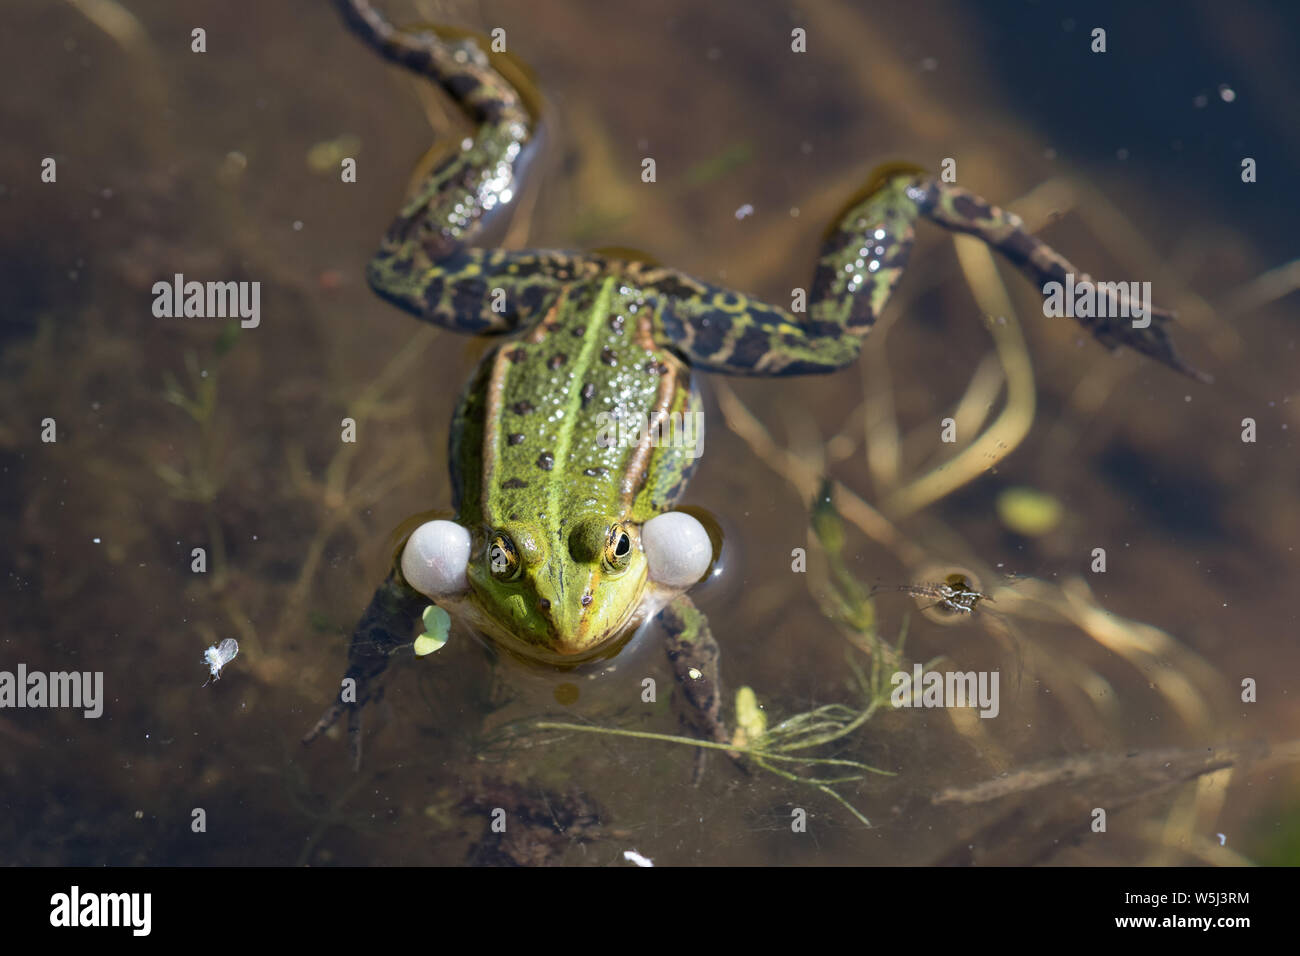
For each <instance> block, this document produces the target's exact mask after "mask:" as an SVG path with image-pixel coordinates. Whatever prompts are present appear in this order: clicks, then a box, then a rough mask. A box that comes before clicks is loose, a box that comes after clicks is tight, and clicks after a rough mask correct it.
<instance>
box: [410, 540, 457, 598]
mask: <svg viewBox="0 0 1300 956" xmlns="http://www.w3.org/2000/svg"><path fill="white" fill-rule="evenodd" d="M469 554H470V535H469V532H468V531H466V530H465V529H464V528H462V527H461V526H460V525H458V524H456V522H454V521H426V522H425V523H424V524H422V525H420V527H418V528H416V529H415V531H414V532H413V533H412V534H411V536H410V537H409V538H407V540H406V547H404V548H403V549H402V576H403V577H405V578H406V583H407V584H409V585H410V586H411V587H413V588H415V590H417V591H419V592H420V593H421V594H423V595H424V596H425V597H430V598H435V599H436V598H439V597H446V596H448V595H452V594H460V593H462V592H464V591H466V590H467V589H468V588H469V580H468V579H467V578H466V577H465V568H466V567H467V566H468V565H469Z"/></svg>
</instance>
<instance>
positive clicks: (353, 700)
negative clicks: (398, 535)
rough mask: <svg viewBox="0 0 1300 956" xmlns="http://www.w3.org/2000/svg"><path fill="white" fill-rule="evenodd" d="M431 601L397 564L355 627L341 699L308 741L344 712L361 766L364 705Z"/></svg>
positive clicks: (377, 691)
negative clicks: (415, 587) (403, 577)
mask: <svg viewBox="0 0 1300 956" xmlns="http://www.w3.org/2000/svg"><path fill="white" fill-rule="evenodd" d="M428 603H429V599H428V598H426V597H424V595H422V594H420V593H418V592H417V591H415V590H413V589H412V588H411V587H410V586H409V585H408V584H407V583H406V582H405V581H403V580H402V577H401V574H400V573H399V572H398V571H397V570H396V569H394V570H393V571H391V572H390V573H389V575H388V578H387V580H385V581H384V583H383V584H382V585H380V587H379V589H378V590H376V591H375V593H374V596H373V597H372V598H371V599H370V604H369V605H368V606H367V607H366V610H365V612H364V613H363V614H362V615H361V620H360V621H359V622H358V623H357V626H356V629H355V630H354V631H353V632H352V643H351V645H350V646H349V648H348V670H347V673H346V674H344V675H343V681H342V684H341V688H340V691H339V697H338V700H336V701H335V702H334V704H333V706H331V707H330V708H329V710H327V711H325V713H324V714H323V715H322V716H321V718H320V720H318V721H317V722H316V725H315V726H314V727H312V729H311V730H309V731H308V732H307V733H306V735H305V736H304V737H303V738H302V742H303V743H304V744H309V743H311V742H312V741H313V740H315V739H316V738H317V737H319V736H320V735H321V734H322V733H324V732H325V731H326V730H328V729H329V728H330V727H332V726H333V725H334V724H335V722H337V721H338V719H339V717H340V716H342V715H343V713H344V712H346V713H347V715H348V748H349V750H350V752H351V755H352V763H353V768H354V769H360V768H361V711H362V709H363V708H364V707H365V706H366V704H368V703H370V702H372V701H377V700H378V699H379V698H380V697H381V696H382V694H383V688H382V687H381V686H380V685H379V683H378V680H379V677H380V675H382V674H383V673H384V671H385V670H386V669H387V668H388V661H389V658H390V657H392V655H393V653H394V652H395V651H396V650H397V649H398V648H399V647H402V646H404V645H407V644H410V642H411V633H412V632H413V630H414V629H415V624H416V622H417V621H418V620H419V618H420V614H421V612H422V611H423V610H424V608H425V607H426V606H427V605H428Z"/></svg>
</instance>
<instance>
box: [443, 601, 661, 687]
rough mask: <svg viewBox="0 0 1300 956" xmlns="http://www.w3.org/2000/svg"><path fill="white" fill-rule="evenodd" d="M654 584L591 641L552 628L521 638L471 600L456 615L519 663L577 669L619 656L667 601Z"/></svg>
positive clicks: (589, 638) (513, 629)
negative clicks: (534, 635)
mask: <svg viewBox="0 0 1300 956" xmlns="http://www.w3.org/2000/svg"><path fill="white" fill-rule="evenodd" d="M658 592H659V589H657V588H655V587H654V586H653V585H649V586H647V588H646V592H645V594H644V595H643V597H642V600H641V601H640V602H639V603H638V604H637V605H635V606H633V607H632V608H631V609H630V611H629V612H628V614H627V615H626V617H625V618H624V619H623V620H622V621H621V622H619V623H618V624H616V625H614V626H611V627H607V628H606V630H605V633H604V634H603V635H602V636H601V637H599V638H597V639H594V640H593V639H592V638H591V637H590V636H587V637H582V638H579V639H575V640H572V641H566V640H565V639H564V636H563V635H560V634H556V633H555V632H554V630H553V629H552V630H551V631H549V632H548V633H546V634H544V635H543V634H538V635H537V636H536V638H535V639H534V640H528V639H527V638H526V637H524V636H521V635H520V633H518V632H517V630H516V629H515V628H513V627H511V626H509V625H507V624H505V623H503V622H501V621H500V620H498V619H497V618H496V617H494V616H492V615H489V614H487V613H485V612H484V611H483V609H482V608H480V607H479V606H478V605H477V603H476V602H474V601H465V602H464V603H463V605H462V606H461V607H459V608H457V609H456V610H457V614H458V616H460V617H461V618H462V620H464V621H465V622H466V623H467V624H468V625H469V626H470V627H471V628H472V629H473V630H475V631H476V632H478V634H479V635H480V636H482V637H484V638H486V639H487V640H488V641H490V642H491V643H492V644H493V645H494V646H496V647H499V648H501V649H502V650H504V651H507V652H508V653H509V654H510V655H511V656H512V657H515V658H517V659H520V660H524V661H529V662H534V663H543V664H548V665H550V666H553V667H562V668H568V667H577V666H579V665H582V664H587V663H590V662H592V661H597V660H606V659H608V658H611V657H613V656H615V655H616V654H618V653H619V652H620V651H622V650H623V648H624V647H626V646H627V644H628V643H629V642H630V641H631V640H632V638H633V637H635V636H636V635H637V633H638V632H640V631H641V629H642V627H643V625H645V623H646V622H647V621H649V620H651V619H652V618H653V617H654V616H655V615H656V614H658V613H659V611H660V610H661V609H662V608H663V605H664V604H665V603H667V600H668V599H670V596H668V595H661V594H659V593H658Z"/></svg>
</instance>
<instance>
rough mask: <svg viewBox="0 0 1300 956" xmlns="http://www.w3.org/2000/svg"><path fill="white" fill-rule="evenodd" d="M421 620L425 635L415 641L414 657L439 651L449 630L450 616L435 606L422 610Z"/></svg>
mask: <svg viewBox="0 0 1300 956" xmlns="http://www.w3.org/2000/svg"><path fill="white" fill-rule="evenodd" d="M422 620H423V621H424V630H425V633H423V634H421V635H420V636H419V637H417V638H416V639H415V646H414V647H413V648H412V649H413V650H414V651H415V656H416V657H424V656H425V655H427V654H432V653H433V652H434V651H437V650H441V649H442V646H443V645H444V644H446V643H447V632H448V631H450V630H451V615H450V614H448V613H447V612H446V611H444V610H443V609H442V608H440V607H438V606H437V605H436V604H430V605H429V606H428V607H427V608H425V609H424V616H423V618H422Z"/></svg>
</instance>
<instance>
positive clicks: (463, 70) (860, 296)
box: [304, 0, 1204, 767]
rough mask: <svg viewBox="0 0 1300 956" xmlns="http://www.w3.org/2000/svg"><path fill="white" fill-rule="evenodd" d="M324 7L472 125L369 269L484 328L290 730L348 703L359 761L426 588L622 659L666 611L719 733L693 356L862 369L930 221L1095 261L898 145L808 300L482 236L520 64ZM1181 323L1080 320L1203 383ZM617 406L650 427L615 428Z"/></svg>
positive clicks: (693, 690) (453, 36)
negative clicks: (327, 665) (363, 589)
mask: <svg viewBox="0 0 1300 956" xmlns="http://www.w3.org/2000/svg"><path fill="white" fill-rule="evenodd" d="M334 3H335V7H336V8H337V10H338V12H339V13H340V14H341V16H342V18H343V21H344V23H345V24H346V25H347V27H348V28H349V29H350V30H351V31H352V32H353V33H354V34H355V35H356V36H357V37H358V38H359V39H360V40H361V41H362V42H363V43H364V44H365V45H366V46H368V47H369V48H370V49H371V50H373V51H374V52H375V53H377V54H378V55H380V56H381V57H383V58H384V59H385V60H388V61H390V62H392V63H395V64H397V65H398V66H400V67H402V68H404V69H406V70H408V71H410V72H412V73H414V74H415V75H417V76H419V77H422V78H424V79H425V80H427V81H429V82H431V83H433V84H434V85H436V86H437V87H439V88H441V89H442V91H443V92H444V93H445V94H446V95H447V97H448V98H449V99H450V100H451V102H452V103H453V104H454V105H455V106H456V107H457V108H459V109H460V110H461V111H462V112H463V113H464V114H465V115H466V117H467V118H468V119H469V121H470V122H471V123H472V124H473V127H474V132H473V134H472V135H470V136H469V137H467V138H465V139H464V140H463V141H462V142H460V143H459V144H458V145H456V146H453V148H451V149H450V150H449V152H448V153H447V155H445V156H444V157H443V158H442V159H441V160H440V161H438V162H436V163H435V164H433V165H432V166H431V167H430V168H429V169H428V171H427V172H426V173H425V174H424V175H423V176H422V178H420V179H419V180H418V181H417V183H416V184H415V187H414V189H413V190H412V191H411V193H410V196H409V198H408V199H407V200H406V201H405V204H404V205H402V206H401V208H400V210H399V212H398V215H397V217H396V219H395V220H394V221H393V223H392V225H391V226H390V227H389V229H388V231H387V232H386V234H385V235H384V237H383V239H382V240H381V242H380V245H379V249H378V251H377V252H376V253H375V255H374V258H373V259H372V260H371V261H370V263H369V265H368V267H367V273H366V274H367V279H368V282H369V285H370V287H371V288H372V290H373V291H374V292H375V293H376V294H377V295H378V296H379V297H380V298H382V299H384V300H386V301H387V302H389V303H391V304H393V305H395V306H397V307H398V308H400V309H402V310H404V311H406V312H408V313H411V314H412V315H414V316H415V317H416V318H418V319H420V320H422V321H425V322H429V323H432V324H434V325H435V326H438V327H440V328H442V329H446V330H450V331H453V332H458V333H464V334H469V335H477V336H490V337H495V338H496V339H497V340H498V341H497V342H496V343H495V344H493V346H492V347H491V348H490V349H489V350H488V351H487V352H486V354H485V355H484V357H483V358H482V360H481V361H480V362H479V364H478V366H477V368H476V370H475V371H474V372H473V374H472V375H471V377H470V380H469V382H468V384H467V385H466V386H465V387H464V389H463V391H462V392H461V394H460V396H459V398H458V400H457V403H456V407H455V411H454V412H453V415H452V426H451V432H450V449H449V466H450V472H451V485H452V498H453V501H452V508H453V512H454V513H453V516H452V517H450V518H436V519H432V520H427V521H424V522H422V523H420V524H419V525H418V526H416V527H415V528H413V529H412V530H410V531H409V533H408V534H406V535H405V536H404V538H403V539H402V540H401V542H400V543H399V545H398V547H397V549H396V550H395V552H394V555H393V561H392V563H391V565H390V568H389V571H388V574H387V577H386V578H385V579H384V581H383V583H382V584H381V585H380V586H379V587H378V588H377V590H376V591H375V592H374V595H373V597H372V598H371V600H370V603H369V605H368V606H367V608H366V609H365V611H364V612H363V614H362V617H361V619H360V621H359V622H358V624H357V625H356V627H355V629H354V631H353V634H352V639H351V643H350V646H349V652H348V668H347V670H346V673H345V677H344V680H343V682H342V685H341V686H342V687H343V691H341V692H340V695H339V699H338V700H336V701H335V702H334V704H333V705H332V706H331V707H330V708H329V709H328V710H327V711H326V712H325V714H324V715H323V716H322V717H321V719H320V720H319V721H318V722H317V724H316V725H315V726H314V727H313V728H312V729H311V731H309V732H308V734H307V735H306V737H305V738H304V740H305V741H306V742H310V741H311V740H313V739H315V738H316V737H317V736H319V735H320V734H321V733H322V732H324V731H325V730H326V729H328V728H329V727H330V726H332V725H333V724H334V723H336V722H337V721H338V719H339V718H340V717H341V716H342V715H343V714H344V713H346V714H347V716H348V719H347V727H348V739H349V742H350V749H351V751H352V756H353V763H354V766H357V767H359V766H360V758H361V736H362V714H363V710H364V708H365V706H366V705H367V704H368V703H370V702H373V701H374V700H376V699H377V698H378V696H379V695H380V694H382V686H383V683H382V678H383V675H384V672H385V670H386V668H387V666H388V663H389V661H390V659H391V658H392V656H393V655H394V653H395V652H396V651H397V650H398V649H400V648H402V647H407V646H410V645H411V643H412V640H411V634H412V632H413V630H414V629H415V628H416V625H417V623H418V622H419V621H420V620H421V619H423V620H424V621H425V622H426V626H429V624H428V622H429V620H430V618H429V617H427V616H426V611H427V609H428V608H429V607H430V606H434V607H438V608H441V609H443V610H445V611H446V612H447V615H448V616H449V617H450V618H451V619H454V620H456V621H458V622H461V623H463V624H465V625H467V626H468V627H470V628H471V629H472V630H473V631H475V632H477V633H478V634H481V635H483V636H484V637H486V638H487V639H488V641H489V642H490V643H491V644H494V645H497V646H499V647H501V648H503V649H504V650H506V651H507V652H509V653H511V654H513V655H516V656H518V657H520V658H523V659H526V660H530V661H533V662H537V663H539V664H540V665H542V666H547V665H551V666H555V667H560V668H565V667H574V666H578V665H581V664H582V663H584V662H588V661H592V660H599V659H604V658H608V657H610V656H612V655H614V654H617V653H618V652H619V650H620V649H621V648H622V647H623V646H625V645H626V643H627V642H628V641H629V640H630V639H631V638H632V636H633V635H635V634H637V633H639V632H641V631H642V630H643V628H645V627H647V626H648V625H651V624H652V623H654V624H657V625H658V627H659V629H660V630H661V631H662V633H663V635H664V641H665V646H666V650H667V657H668V661H669V663H670V665H671V669H672V672H673V675H674V678H675V680H676V682H677V686H678V687H680V689H681V692H682V698H683V699H684V703H685V707H684V710H685V712H686V713H685V717H686V719H687V720H688V722H689V723H690V724H692V726H693V728H694V730H695V732H696V733H697V734H698V739H702V740H707V741H712V742H716V743H727V742H729V741H730V740H731V739H732V738H731V735H730V734H729V733H728V731H727V726H726V722H725V720H724V718H723V715H722V707H721V687H722V685H721V677H720V667H719V659H720V654H719V648H718V643H717V640H716V639H715V637H714V635H713V632H712V629H711V627H710V625H709V622H708V620H707V619H706V617H705V616H704V615H703V613H701V611H700V610H699V609H698V608H697V607H696V606H695V604H694V603H693V601H692V599H691V596H690V593H689V592H690V591H691V589H692V588H693V587H694V586H695V585H697V584H699V583H700V582H701V581H702V580H703V579H705V578H706V577H707V576H708V575H709V573H710V569H711V568H713V567H714V566H715V565H716V558H717V553H716V552H717V545H716V542H715V540H714V536H711V535H710V532H709V529H708V528H707V527H705V525H704V523H703V522H702V521H701V520H700V518H699V516H698V515H697V514H693V513H692V512H691V510H690V509H687V508H686V507H685V506H683V505H682V504H681V500H682V497H683V494H684V492H685V490H686V488H687V485H688V482H689V481H690V478H691V476H692V474H693V472H694V470H695V467H696V465H697V463H698V459H699V456H698V455H697V454H696V451H697V450H698V449H692V448H690V447H686V446H685V443H683V442H675V441H671V440H665V435H668V436H669V437H670V438H671V433H670V432H666V431H664V430H663V429H661V428H659V427H658V426H659V425H662V424H663V423H665V422H668V421H686V420H687V419H688V418H690V419H694V418H697V417H699V416H702V415H703V402H702V399H701V397H700V390H699V383H698V379H697V376H698V375H700V374H701V373H720V374H729V375H743V376H754V377H773V376H792V375H810V374H823V373H832V372H835V371H837V370H840V369H844V368H846V367H850V366H852V365H854V363H855V362H856V361H857V359H858V356H859V354H860V351H861V348H862V344H863V341H864V340H865V338H866V336H867V335H868V333H869V332H870V331H871V329H872V326H873V325H874V323H875V322H876V320H877V318H878V317H879V316H880V314H881V312H882V310H883V309H884V308H885V307H886V304H887V303H888V301H889V300H890V296H891V294H892V293H893V291H894V290H895V288H896V286H897V285H898V283H899V281H900V279H901V277H902V275H903V272H904V269H905V267H906V264H907V260H908V255H909V252H910V250H911V247H912V244H913V239H914V232H915V227H916V225H917V224H918V223H919V222H920V221H922V220H926V221H928V222H930V223H933V224H936V225H938V226H940V227H942V228H944V229H946V230H949V231H950V232H954V233H963V234H967V235H972V236H975V237H977V238H978V239H980V240H982V241H983V242H985V243H986V244H988V246H990V247H991V248H992V249H994V250H995V251H996V252H998V253H1000V254H1001V255H1002V256H1003V257H1004V258H1005V259H1006V260H1007V261H1008V262H1010V263H1011V264H1012V265H1013V266H1015V267H1016V268H1017V269H1019V270H1020V271H1021V272H1022V273H1024V274H1025V275H1026V276H1027V277H1028V278H1029V279H1030V280H1031V281H1033V282H1035V283H1036V284H1037V285H1038V286H1039V287H1040V288H1041V287H1043V286H1044V285H1045V284H1046V283H1048V282H1053V281H1061V280H1062V279H1063V277H1064V276H1065V275H1066V274H1067V273H1072V274H1074V275H1075V276H1084V278H1086V276H1085V275H1084V274H1083V273H1082V272H1081V270H1078V269H1076V268H1075V267H1074V266H1073V265H1072V264H1071V263H1070V262H1069V261H1068V260H1067V259H1065V258H1064V257H1063V256H1062V255H1060V254H1059V253H1058V252H1056V251H1055V250H1053V249H1052V248H1051V247H1049V246H1048V245H1046V244H1045V243H1044V242H1043V241H1042V240H1040V239H1039V238H1037V237H1036V236H1035V235H1033V234H1032V233H1031V232H1030V231H1029V230H1028V229H1027V228H1026V227H1025V224H1024V223H1023V222H1022V221H1021V220H1020V219H1019V218H1018V217H1017V216H1016V215H1014V214H1013V213H1011V212H1008V211H1005V210H1003V209H1000V208H999V207H997V206H995V205H993V204H992V203H990V202H988V201H986V200H984V199H982V198H981V197H979V196H978V195H975V194H974V193H972V192H969V191H967V190H966V189H964V188H961V187H958V186H957V185H955V184H953V183H949V182H945V181H943V180H942V178H941V177H936V176H934V175H932V174H930V173H928V172H927V171H926V170H925V169H924V168H922V167H920V166H915V165H911V164H905V163H891V164H886V165H883V166H881V167H879V168H878V169H877V170H876V171H875V172H874V173H873V174H872V175H871V176H869V177H868V178H867V182H866V184H865V186H864V187H863V188H862V189H861V190H860V191H858V192H857V193H856V194H855V195H853V196H852V197H850V198H849V199H848V201H847V203H846V205H845V207H844V210H843V212H842V213H841V214H840V215H839V216H838V217H836V219H835V220H834V221H833V222H832V224H831V225H830V227H829V228H828V229H827V231H826V233H825V237H824V239H823V241H822V245H821V249H820V252H819V256H818V258H817V260H816V266H815V271H814V275H813V279H812V284H811V288H810V292H809V294H808V297H807V304H806V308H805V310H804V311H801V312H796V311H792V310H787V309H785V308H782V307H780V306H776V305H771V304H768V303H765V302H763V301H761V300H759V299H757V298H755V297H754V296H751V295H748V294H745V293H743V292H740V291H735V290H732V289H727V288H722V287H720V286H717V285H714V284H711V283H709V282H706V281H703V280H700V279H698V278H695V277H693V276H691V275H689V274H688V273H686V272H683V271H679V270H677V269H674V268H671V267H668V266H664V265H661V264H659V263H658V262H656V261H654V260H652V259H650V258H649V257H642V256H638V255H634V254H624V253H622V252H619V251H614V252H609V251H592V252H570V251H564V250H553V249H532V250H507V249H502V248H493V247H491V246H485V245H482V244H481V242H480V240H481V238H482V236H483V234H484V232H485V230H486V228H487V224H488V223H489V222H490V221H492V220H494V219H495V218H496V217H498V216H499V215H502V214H503V213H505V212H507V211H508V210H509V209H510V208H511V204H512V202H513V201H514V199H515V198H516V197H517V195H518V194H519V190H520V187H521V181H522V175H523V166H524V164H525V161H526V157H527V154H528V153H529V147H530V145H531V144H532V143H533V142H534V141H535V139H536V137H537V133H538V129H539V124H540V120H541V109H540V105H539V103H540V98H539V96H538V95H537V91H536V89H535V88H534V87H533V86H532V85H531V80H530V79H529V78H528V75H527V73H526V72H525V71H524V70H523V69H522V68H521V67H520V65H519V64H518V62H517V61H515V60H514V59H513V57H509V56H506V57H503V56H501V55H498V54H493V55H489V53H488V52H485V46H484V44H483V43H482V41H480V40H478V39H476V38H475V37H474V36H473V35H471V34H469V33H467V32H466V31H461V30H456V29H454V28H447V27H419V28H409V29H401V28H398V27H396V26H395V25H393V23H392V22H391V21H390V20H389V19H388V18H387V17H386V16H385V14H384V13H382V12H381V11H380V10H379V9H378V8H377V7H376V6H375V5H374V4H373V3H371V2H370V0H334ZM1116 314H1117V312H1116V310H1111V315H1116ZM1173 317H1174V316H1173V313H1172V312H1169V311H1167V310H1163V309H1156V308H1152V309H1151V310H1150V321H1149V322H1147V323H1146V324H1145V325H1143V326H1140V327H1139V324H1138V323H1133V322H1125V321H1123V320H1118V319H1114V318H1105V317H1092V316H1088V317H1080V318H1078V319H1077V321H1079V322H1080V324H1081V325H1082V326H1083V327H1084V328H1086V329H1087V330H1088V331H1089V332H1090V333H1091V334H1092V335H1093V336H1094V337H1095V338H1096V339H1098V340H1099V341H1100V342H1102V343H1103V344H1104V345H1107V346H1110V347H1112V348H1116V347H1118V346H1121V345H1122V346H1127V347H1129V348H1132V349H1135V350H1136V351H1138V352H1140V353H1143V354H1145V355H1147V356H1148V357H1150V358H1152V359H1155V360H1156V361H1158V362H1160V363H1162V364H1164V365H1166V366H1168V367H1170V368H1172V369H1174V370H1176V371H1178V372H1181V373H1184V374H1187V375H1190V376H1192V377H1193V378H1204V376H1203V375H1202V373H1200V372H1198V371H1197V370H1196V369H1195V368H1193V367H1192V366H1190V365H1188V364H1187V363H1186V362H1185V361H1184V360H1183V359H1182V358H1181V357H1180V356H1179V354H1178V353H1177V352H1176V350H1175V349H1174V346H1173V342H1172V339H1171V337H1170V335H1169V333H1168V330H1167V325H1168V323H1169V322H1170V321H1171V320H1172V319H1173ZM611 417H612V418H614V419H620V418H621V419H623V420H638V421H639V420H644V421H645V422H646V423H647V427H645V428H644V429H641V428H637V429H636V430H635V432H634V436H633V440H629V441H612V440H610V435H609V432H610V429H609V428H608V421H609V420H610V418H611ZM638 436H639V437H638ZM441 631H442V632H443V633H442V634H440V635H437V636H435V635H429V634H425V635H422V637H421V638H420V640H421V641H422V642H423V646H424V647H426V648H432V647H436V646H440V642H441V640H443V639H445V627H443V628H441Z"/></svg>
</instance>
